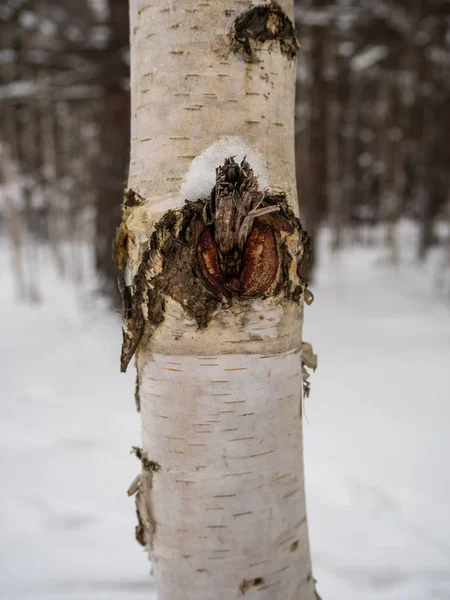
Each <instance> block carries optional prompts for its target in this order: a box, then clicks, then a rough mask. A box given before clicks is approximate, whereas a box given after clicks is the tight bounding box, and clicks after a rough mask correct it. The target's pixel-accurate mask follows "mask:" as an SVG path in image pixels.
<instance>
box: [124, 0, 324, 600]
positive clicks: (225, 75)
mask: <svg viewBox="0 0 450 600" xmlns="http://www.w3.org/2000/svg"><path fill="white" fill-rule="evenodd" d="M256 9H258V10H256ZM259 9H261V10H259ZM252 11H254V12H253V13H252ZM292 12H293V6H292V2H290V1H287V0H285V1H284V2H281V3H280V4H279V5H275V4H274V3H270V4H265V3H263V2H256V3H255V5H254V6H253V7H251V8H250V9H249V8H248V4H246V3H243V2H240V1H238V0H235V1H230V0H227V1H225V0H216V1H215V2H202V3H199V2H198V1H197V2H194V0H180V1H177V2H176V3H175V2H167V3H163V5H162V4H161V2H157V1H156V0H140V1H136V2H134V3H132V5H131V24H132V38H131V39H132V53H131V67H132V69H131V74H132V78H131V79H132V145H131V155H132V161H131V167H130V177H129V190H128V192H127V194H126V197H125V202H124V210H123V219H122V226H121V228H120V229H119V231H118V233H117V236H116V260H117V263H118V265H119V266H120V267H122V268H123V267H124V266H127V267H128V268H129V271H130V274H131V285H129V286H127V285H126V283H125V281H124V280H122V281H121V284H120V287H121V291H122V297H123V304H124V321H125V324H126V329H125V331H124V345H123V351H122V369H125V368H126V367H127V364H128V363H129V361H130V359H131V357H132V356H133V355H136V362H137V367H138V386H137V396H138V406H139V408H140V413H141V418H142V436H143V439H142V450H139V452H138V455H139V456H140V458H141V460H142V464H143V469H142V474H141V476H140V477H139V478H138V479H136V480H135V481H134V482H133V484H132V485H131V486H130V490H129V493H130V494H133V493H136V504H137V510H138V527H137V529H136V537H137V539H138V541H140V542H141V543H143V544H144V545H145V546H146V547H147V549H148V551H149V555H150V558H151V559H152V564H153V571H154V574H155V578H156V582H157V588H158V599H159V600H194V599H195V600H211V599H212V598H214V599H218V600H234V599H239V598H242V596H243V595H245V596H247V595H248V596H249V597H252V595H255V597H256V595H257V597H258V598H261V599H265V600H269V599H270V600H313V599H314V598H315V586H314V579H313V577H312V574H311V563H310V555H309V545H308V533H307V520H306V505H305V497H304V485H303V456H302V428H301V389H302V350H303V349H302V341H301V329H302V315H303V299H304V297H305V293H306V292H307V278H306V273H307V270H308V265H307V262H308V258H309V238H308V237H307V235H306V233H305V232H304V230H303V229H302V227H301V224H300V221H299V219H298V216H297V213H298V209H297V207H296V204H297V203H296V195H295V175H294V172H295V168H294V131H293V117H294V84H295V61H294V60H293V59H292V52H291V54H289V52H286V51H285V50H286V47H285V44H286V43H287V42H286V40H287V38H288V36H287V33H286V32H287V31H288V30H289V31H291V32H292V31H293V29H292V25H291V26H290V28H289V26H288V24H289V23H291V21H290V19H291V18H292ZM255 15H256V16H258V19H259V20H257V27H256V25H255ZM261 15H262V16H261ZM259 17H261V18H259ZM243 22H244V23H245V22H249V23H251V25H252V26H251V27H247V29H246V31H247V33H246V34H245V35H246V36H247V34H248V40H249V44H250V48H251V52H252V60H251V61H248V52H247V50H246V49H245V48H244V52H236V39H237V37H239V38H240V39H241V40H242V39H244V38H245V39H247V38H246V37H245V36H243V34H242V27H240V24H242V23H243ZM261 23H262V25H261ZM264 23H265V24H266V25H265V26H266V28H269V29H270V33H271V35H269V34H267V35H265V34H264V32H263V31H262V29H263V25H264ZM236 32H240V33H239V36H237V35H236ZM252 32H253V33H252ZM255 32H256V33H255ZM277 32H278V33H277ZM276 33H277V34H278V35H279V37H277V35H275V34H276ZM291 41H292V39H291ZM294 41H295V40H294ZM245 45H246V42H244V46H245ZM244 54H246V55H247V56H244ZM245 154H247V157H246V156H245ZM214 171H215V172H214ZM202 178H203V179H205V181H206V182H210V185H209V188H208V187H207V188H206V191H205V186H202V185H201V184H200V183H199V182H200V180H202ZM265 184H269V185H268V186H266V187H265ZM309 362H310V361H309V359H306V358H304V360H303V364H304V365H307V363H309ZM155 466H157V468H156V469H155Z"/></svg>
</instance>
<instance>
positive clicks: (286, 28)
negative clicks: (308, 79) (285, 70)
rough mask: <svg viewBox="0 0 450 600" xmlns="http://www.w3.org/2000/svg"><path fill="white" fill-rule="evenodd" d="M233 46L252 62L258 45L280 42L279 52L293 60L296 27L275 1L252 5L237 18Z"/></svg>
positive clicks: (295, 52) (295, 47)
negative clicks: (263, 4)
mask: <svg viewBox="0 0 450 600" xmlns="http://www.w3.org/2000/svg"><path fill="white" fill-rule="evenodd" d="M232 40H233V45H234V48H235V49H236V50H240V51H242V52H243V54H244V58H245V59H246V60H247V61H252V62H255V61H256V60H257V59H256V54H257V50H258V47H259V45H261V44H263V43H264V42H279V46H280V50H281V53H282V54H284V55H285V56H287V57H288V58H289V59H293V58H295V56H296V54H297V50H298V48H299V43H298V40H297V36H296V33H295V27H294V25H293V23H292V21H291V20H290V19H289V17H288V16H287V15H286V14H285V13H284V11H283V10H282V8H281V7H280V5H279V4H277V3H276V2H270V3H269V4H266V5H265V6H254V7H252V8H250V9H249V10H248V11H246V12H245V13H243V14H242V15H240V16H239V17H237V18H236V20H235V22H234V25H233V30H232Z"/></svg>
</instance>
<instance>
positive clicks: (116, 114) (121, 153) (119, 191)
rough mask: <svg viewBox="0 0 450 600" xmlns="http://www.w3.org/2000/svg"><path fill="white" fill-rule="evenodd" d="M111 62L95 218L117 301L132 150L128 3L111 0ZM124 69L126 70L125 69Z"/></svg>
mask: <svg viewBox="0 0 450 600" xmlns="http://www.w3.org/2000/svg"><path fill="white" fill-rule="evenodd" d="M109 11H110V18H109V22H110V26H111V30H112V35H111V40H110V47H111V55H112V56H115V58H116V62H117V64H115V61H111V63H110V65H109V68H108V64H107V65H106V69H105V73H104V74H103V84H104V86H105V97H104V101H103V103H102V106H101V108H100V111H101V112H100V114H99V124H100V158H99V165H98V184H99V185H98V192H97V202H96V204H97V216H96V240H95V255H96V266H97V270H98V272H99V273H101V275H102V276H103V287H104V288H105V291H106V292H107V293H108V294H109V295H110V296H111V297H112V298H113V299H115V300H117V290H116V285H115V281H116V279H117V275H118V271H117V269H116V267H115V265H114V261H113V257H112V252H113V251H112V247H113V240H114V232H115V230H116V228H117V226H118V225H119V222H120V211H121V209H120V207H121V203H122V199H123V191H124V188H125V184H126V178H127V171H128V161H129V148H130V98H129V91H128V89H127V87H126V81H125V77H124V78H123V81H121V80H120V76H119V73H120V71H118V70H119V69H120V68H121V67H122V64H121V62H120V52H122V53H124V52H126V51H127V49H128V32H129V26H128V2H127V1H125V0H109ZM122 68H123V67H122Z"/></svg>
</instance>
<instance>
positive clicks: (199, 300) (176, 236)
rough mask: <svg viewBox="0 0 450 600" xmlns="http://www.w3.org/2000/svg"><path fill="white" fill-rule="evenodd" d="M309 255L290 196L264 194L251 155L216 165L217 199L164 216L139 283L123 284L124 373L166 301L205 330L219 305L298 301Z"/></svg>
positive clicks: (141, 265) (212, 197) (161, 314)
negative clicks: (273, 299) (258, 300)
mask: <svg viewBox="0 0 450 600" xmlns="http://www.w3.org/2000/svg"><path fill="white" fill-rule="evenodd" d="M127 197H134V194H133V192H131V191H130V192H128V194H127ZM126 210H127V211H128V210H130V208H129V207H128V206H127V207H126ZM309 258H310V242H309V237H308V235H307V233H306V232H305V231H304V229H303V228H302V226H301V223H300V220H299V219H298V218H297V217H295V215H294V213H293V212H292V210H291V209H290V208H289V206H288V204H287V202H286V198H285V196H284V194H272V193H270V192H268V191H266V192H263V191H261V190H260V189H259V187H258V180H257V177H256V176H255V175H254V173H253V170H252V168H251V167H250V165H249V163H248V162H247V161H246V160H245V159H244V160H243V161H242V162H241V163H240V164H238V163H236V162H235V161H234V160H233V158H228V159H226V160H225V162H224V164H223V165H222V166H220V167H218V168H217V169H216V184H215V186H214V188H213V190H212V192H211V195H210V197H209V198H207V199H200V200H197V201H196V202H192V201H186V204H185V205H184V206H183V207H182V208H180V209H177V210H169V211H168V212H167V213H165V215H164V216H163V217H162V218H161V219H160V220H159V221H158V222H157V223H156V224H155V227H154V231H153V234H152V235H151V238H150V240H149V243H148V246H147V247H146V249H145V250H144V251H143V253H142V256H141V259H140V262H139V266H138V268H137V271H136V275H135V276H134V279H133V281H132V285H131V286H125V283H124V281H123V280H121V282H120V289H121V292H122V297H123V301H124V302H123V304H124V310H123V318H124V321H125V324H126V330H125V331H124V334H123V335H124V338H123V347H122V358H121V368H122V371H125V370H126V368H127V365H128V363H129V361H130V360H131V358H132V356H133V354H134V353H135V352H136V350H137V349H138V347H139V345H140V344H144V343H145V342H146V341H148V340H149V338H150V337H151V335H152V334H153V332H154V331H155V329H156V328H157V327H158V326H159V325H160V324H161V323H162V322H163V321H164V315H165V299H166V298H168V297H170V298H172V299H173V300H175V301H176V302H178V303H179V304H180V305H181V306H183V309H184V311H185V312H186V314H187V315H188V317H189V318H193V319H194V320H195V321H196V323H197V325H198V327H199V328H205V327H207V325H208V323H209V321H210V319H211V315H212V313H213V312H214V311H215V310H216V309H217V308H218V307H219V306H220V305H222V306H223V307H226V306H227V305H228V306H229V305H230V303H232V302H241V303H245V302H247V301H248V300H251V299H253V298H268V297H275V296H277V297H280V302H299V300H300V298H301V297H302V295H303V293H304V292H305V290H306V287H307V276H308V270H309Z"/></svg>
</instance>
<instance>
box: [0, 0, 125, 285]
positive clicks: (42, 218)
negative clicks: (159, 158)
mask: <svg viewBox="0 0 450 600" xmlns="http://www.w3.org/2000/svg"><path fill="white" fill-rule="evenodd" d="M0 34H1V35H0V38H1V42H0V44H1V46H0V53H1V61H0V77H1V88H0V103H1V107H2V111H1V112H2V122H1V133H0V136H1V139H2V140H3V141H4V142H6V144H5V148H4V152H5V153H6V154H7V160H8V163H9V164H10V165H11V168H10V169H9V171H8V173H9V175H3V177H4V178H5V177H7V176H8V177H10V178H11V177H16V178H17V179H18V181H19V183H20V185H19V189H18V190H17V193H16V194H15V197H14V198H11V197H9V205H10V208H11V210H10V211H9V215H10V216H9V218H8V221H9V223H10V224H11V223H12V222H13V221H14V223H15V226H14V227H15V229H17V227H18V226H19V224H20V226H21V229H22V236H20V235H19V236H18V235H15V239H16V238H17V239H19V238H20V237H21V239H22V240H23V239H24V237H25V238H26V239H27V242H28V243H27V244H25V246H26V247H28V248H29V247H30V245H31V246H33V243H36V242H37V241H38V240H40V241H42V240H47V241H49V242H50V243H51V245H52V249H53V250H54V255H55V258H56V259H57V263H58V265H59V266H60V268H61V270H62V271H64V270H66V269H65V265H64V263H65V262H67V260H68V258H67V256H66V255H67V252H66V253H65V254H64V253H63V251H62V250H61V245H62V243H64V244H65V245H66V246H67V244H68V243H72V244H76V243H79V242H82V241H85V242H87V243H89V244H91V245H93V247H94V250H95V265H96V268H97V271H98V274H99V276H100V279H99V281H100V285H101V288H102V289H103V290H105V291H106V292H107V293H108V294H109V295H111V296H115V293H116V292H115V290H116V286H115V282H114V280H115V277H116V273H115V270H114V266H113V260H112V240H113V237H114V231H115V228H116V226H117V225H118V222H119V219H120V206H121V201H122V196H123V189H124V185H125V181H126V177H127V164H128V154H129V73H128V72H129V67H128V56H129V50H128V45H129V44H128V35H129V28H128V2H127V0H108V1H106V0H105V1H104V2H103V1H101V0H90V1H89V0H77V1H76V2H73V1H72V0H30V1H26V0H8V1H6V2H3V3H2V5H1V7H0ZM9 196H11V194H9ZM17 213H19V214H22V213H24V215H23V216H24V218H23V219H17V218H15V219H14V218H13V216H14V215H16V214H17ZM11 215H12V216H11ZM30 254H31V255H33V252H31V253H30ZM63 254H64V257H63ZM76 254H77V253H76V252H71V253H70V256H71V257H72V258H73V260H76V258H75V257H76ZM72 266H73V265H72ZM80 269H81V266H80V265H78V266H75V271H76V272H79V271H80ZM32 287H33V289H34V288H37V285H34V286H32ZM34 295H37V291H36V290H35V292H34Z"/></svg>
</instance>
